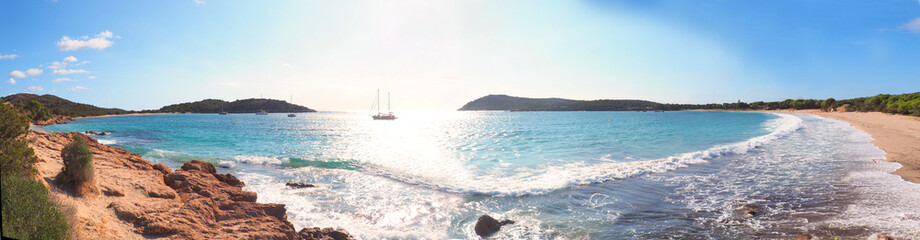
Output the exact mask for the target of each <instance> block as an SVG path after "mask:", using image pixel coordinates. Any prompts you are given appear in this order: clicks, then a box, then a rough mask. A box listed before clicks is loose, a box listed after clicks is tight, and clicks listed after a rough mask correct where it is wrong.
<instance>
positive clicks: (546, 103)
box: [459, 95, 661, 111]
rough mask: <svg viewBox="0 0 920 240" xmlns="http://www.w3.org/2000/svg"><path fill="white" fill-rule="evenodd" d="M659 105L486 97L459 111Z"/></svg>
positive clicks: (620, 108)
mask: <svg viewBox="0 0 920 240" xmlns="http://www.w3.org/2000/svg"><path fill="white" fill-rule="evenodd" d="M660 106H661V104H660V103H656V102H651V101H645V100H607V99H604V100H591V101H582V100H569V99H562V98H522V97H512V96H508V95H488V96H485V97H481V98H479V99H476V100H473V101H472V102H469V103H467V104H466V105H463V107H461V108H460V109H459V110H460V111H484V110H485V111H630V110H649V109H657V108H659V107H660Z"/></svg>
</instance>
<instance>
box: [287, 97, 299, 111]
mask: <svg viewBox="0 0 920 240" xmlns="http://www.w3.org/2000/svg"><path fill="white" fill-rule="evenodd" d="M291 104H294V94H291ZM296 116H297V114H294V113H288V117H296Z"/></svg>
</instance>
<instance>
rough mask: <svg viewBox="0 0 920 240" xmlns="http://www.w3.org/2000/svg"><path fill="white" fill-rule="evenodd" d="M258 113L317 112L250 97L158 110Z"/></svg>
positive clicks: (289, 104)
mask: <svg viewBox="0 0 920 240" xmlns="http://www.w3.org/2000/svg"><path fill="white" fill-rule="evenodd" d="M221 108H223V111H225V112H229V113H256V112H259V111H261V110H265V111H267V112H316V110H313V109H310V108H308V107H304V106H300V105H296V104H291V103H288V102H285V101H281V100H274V99H264V98H250V99H242V100H236V101H233V102H227V101H224V100H218V99H205V100H201V101H197V102H188V103H180V104H173V105H169V106H165V107H163V108H160V110H158V111H157V112H192V113H218V112H220V111H221Z"/></svg>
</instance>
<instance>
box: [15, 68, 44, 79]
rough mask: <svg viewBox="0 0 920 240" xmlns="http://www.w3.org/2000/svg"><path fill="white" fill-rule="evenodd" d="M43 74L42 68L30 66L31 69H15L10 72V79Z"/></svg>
mask: <svg viewBox="0 0 920 240" xmlns="http://www.w3.org/2000/svg"><path fill="white" fill-rule="evenodd" d="M41 74H42V70H41V69H38V68H30V69H29V70H26V71H25V72H23V71H19V70H15V71H12V72H10V79H13V78H25V77H34V76H38V75H41Z"/></svg>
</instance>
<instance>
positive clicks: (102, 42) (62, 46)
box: [57, 30, 118, 51]
mask: <svg viewBox="0 0 920 240" xmlns="http://www.w3.org/2000/svg"><path fill="white" fill-rule="evenodd" d="M109 38H118V37H117V36H115V34H113V33H112V32H109V30H105V32H102V33H99V34H96V36H95V37H94V38H89V36H83V37H82V38H78V39H71V38H70V37H68V36H64V37H62V38H61V40H60V41H58V42H57V48H58V50H61V51H72V50H82V49H98V50H102V49H106V48H108V47H109V46H112V44H114V43H113V42H112V41H109ZM80 39H82V40H80Z"/></svg>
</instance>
